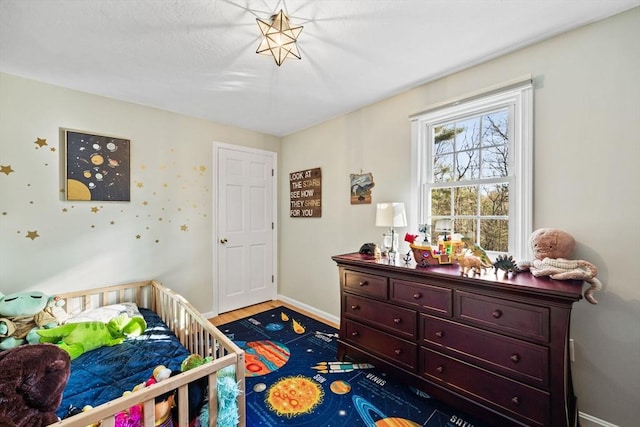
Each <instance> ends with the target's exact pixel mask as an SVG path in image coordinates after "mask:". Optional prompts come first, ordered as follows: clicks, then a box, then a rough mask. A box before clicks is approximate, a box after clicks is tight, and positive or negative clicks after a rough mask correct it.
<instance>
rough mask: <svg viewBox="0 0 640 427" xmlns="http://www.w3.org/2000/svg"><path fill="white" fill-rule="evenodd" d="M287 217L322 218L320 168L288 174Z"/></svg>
mask: <svg viewBox="0 0 640 427" xmlns="http://www.w3.org/2000/svg"><path fill="white" fill-rule="evenodd" d="M289 198H290V199H291V201H290V202H289V216H290V217H291V218H319V217H321V216H322V203H321V201H322V172H321V171H320V168H315V169H307V170H304V171H299V172H292V173H290V174H289Z"/></svg>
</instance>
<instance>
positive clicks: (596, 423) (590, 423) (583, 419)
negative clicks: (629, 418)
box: [578, 411, 618, 427]
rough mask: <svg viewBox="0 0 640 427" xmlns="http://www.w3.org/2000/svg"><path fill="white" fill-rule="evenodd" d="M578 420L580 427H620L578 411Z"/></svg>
mask: <svg viewBox="0 0 640 427" xmlns="http://www.w3.org/2000/svg"><path fill="white" fill-rule="evenodd" d="M578 418H579V419H580V427H618V426H617V425H616V424H611V423H608V422H606V421H605V420H601V419H600V418H596V417H594V416H592V415H589V414H585V413H584V412H579V411H578Z"/></svg>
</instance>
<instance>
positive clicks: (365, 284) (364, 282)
mask: <svg viewBox="0 0 640 427" xmlns="http://www.w3.org/2000/svg"><path fill="white" fill-rule="evenodd" d="M368 284H369V282H367V281H366V280H363V281H362V282H360V283H358V285H360V286H367V285H368Z"/></svg>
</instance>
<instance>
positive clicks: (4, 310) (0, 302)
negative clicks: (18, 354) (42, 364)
mask: <svg viewBox="0 0 640 427" xmlns="http://www.w3.org/2000/svg"><path fill="white" fill-rule="evenodd" d="M63 304H64V301H62V300H59V299H57V298H56V297H53V296H49V295H46V294H44V293H42V292H39V291H27V292H17V293H13V294H9V295H3V294H2V292H0V350H6V349H9V348H13V347H17V346H19V345H22V344H27V343H28V344H35V343H38V342H39V341H40V337H39V336H38V335H36V333H35V331H36V330H38V329H40V328H52V327H55V326H58V321H57V319H56V317H55V315H54V311H53V310H54V307H59V306H61V305H63Z"/></svg>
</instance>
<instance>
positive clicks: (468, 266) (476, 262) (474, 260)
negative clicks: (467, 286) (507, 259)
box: [458, 255, 491, 277]
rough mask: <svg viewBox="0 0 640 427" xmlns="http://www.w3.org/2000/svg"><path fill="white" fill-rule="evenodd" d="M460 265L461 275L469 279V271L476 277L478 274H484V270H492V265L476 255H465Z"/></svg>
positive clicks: (459, 261) (459, 262)
mask: <svg viewBox="0 0 640 427" xmlns="http://www.w3.org/2000/svg"><path fill="white" fill-rule="evenodd" d="M458 264H459V265H460V275H461V276H467V277H468V276H469V271H472V272H473V275H474V276H475V275H476V274H477V275H480V274H482V269H483V268H491V264H488V263H485V262H483V261H482V259H481V258H480V257H479V256H475V255H465V256H463V257H462V258H459V259H458Z"/></svg>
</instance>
